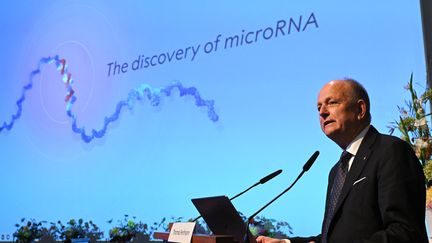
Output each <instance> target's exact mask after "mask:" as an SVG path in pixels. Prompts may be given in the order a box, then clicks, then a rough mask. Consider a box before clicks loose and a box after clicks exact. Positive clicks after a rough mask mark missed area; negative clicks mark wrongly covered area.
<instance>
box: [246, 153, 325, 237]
mask: <svg viewBox="0 0 432 243" xmlns="http://www.w3.org/2000/svg"><path fill="white" fill-rule="evenodd" d="M318 155H319V151H315V153H313V154H312V156H311V157H310V158H309V159H308V161H306V163H305V164H304V165H303V171H302V172H301V173H300V174H299V175H298V176H297V178H296V179H295V180H294V182H293V183H292V184H291V185H290V186H289V187H288V188H287V189H285V190H284V191H283V192H281V193H280V194H279V195H277V196H276V197H275V198H273V199H272V200H271V201H270V202H268V203H267V204H266V205H264V206H263V207H262V208H260V209H259V210H258V211H256V212H255V213H254V214H252V215H251V216H250V217H249V218H248V219H247V222H246V233H245V237H244V242H245V243H249V225H250V223H251V221H252V219H253V218H254V217H255V216H257V215H258V214H259V213H261V212H262V211H263V210H264V209H266V208H267V207H268V206H270V204H272V203H273V202H274V201H276V200H277V199H278V198H280V197H281V196H282V195H283V194H285V193H286V192H287V191H289V190H290V189H291V188H292V187H293V186H294V185H295V184H296V183H297V181H298V180H299V179H300V178H301V177H302V176H303V174H304V173H305V172H306V171H308V170H309V169H310V168H311V167H312V165H313V163H314V162H315V160H316V159H317V157H318Z"/></svg>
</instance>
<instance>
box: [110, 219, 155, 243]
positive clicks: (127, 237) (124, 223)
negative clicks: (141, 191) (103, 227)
mask: <svg viewBox="0 0 432 243" xmlns="http://www.w3.org/2000/svg"><path fill="white" fill-rule="evenodd" d="M112 222H113V220H112V219H111V220H109V221H108V223H109V224H112ZM109 238H110V241H111V242H127V241H131V240H133V239H136V238H140V240H139V241H146V240H148V239H149V232H148V226H147V224H145V223H143V222H141V221H136V217H132V219H131V218H129V215H127V214H126V215H125V217H124V219H123V220H119V221H118V225H117V226H114V227H113V228H111V229H110V230H109Z"/></svg>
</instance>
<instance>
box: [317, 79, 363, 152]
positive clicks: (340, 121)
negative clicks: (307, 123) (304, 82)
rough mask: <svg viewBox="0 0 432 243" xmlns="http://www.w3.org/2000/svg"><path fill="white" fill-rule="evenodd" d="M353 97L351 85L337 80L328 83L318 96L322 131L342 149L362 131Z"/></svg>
mask: <svg viewBox="0 0 432 243" xmlns="http://www.w3.org/2000/svg"><path fill="white" fill-rule="evenodd" d="M351 96H352V92H351V91H350V84H349V83H347V82H343V81H337V80H336V81H331V82H329V83H327V84H326V85H325V86H324V87H323V88H322V89H321V91H320V93H319V95H318V103H317V107H318V112H319V119H320V125H321V130H322V131H323V132H324V133H325V135H326V136H327V137H329V138H330V139H331V140H333V141H334V142H336V143H337V144H338V145H339V146H341V147H342V148H345V147H346V146H347V145H348V144H349V143H350V142H351V141H352V140H353V139H354V137H355V136H356V135H357V134H358V132H360V131H361V129H360V128H361V123H360V117H359V112H360V111H359V109H358V108H357V105H356V103H355V102H353V100H352V97H351Z"/></svg>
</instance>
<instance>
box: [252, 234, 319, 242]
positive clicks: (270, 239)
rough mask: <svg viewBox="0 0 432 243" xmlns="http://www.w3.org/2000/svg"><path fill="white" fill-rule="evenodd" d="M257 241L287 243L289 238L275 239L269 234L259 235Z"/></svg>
mask: <svg viewBox="0 0 432 243" xmlns="http://www.w3.org/2000/svg"><path fill="white" fill-rule="evenodd" d="M256 241H257V242H258V243H287V242H288V241H287V240H281V239H275V238H270V237H267V236H262V235H261V236H258V238H256ZM309 243H315V241H309Z"/></svg>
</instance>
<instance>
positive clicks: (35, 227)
mask: <svg viewBox="0 0 432 243" xmlns="http://www.w3.org/2000/svg"><path fill="white" fill-rule="evenodd" d="M44 223H46V222H45V221H41V222H37V221H36V220H35V219H30V220H28V221H26V219H25V218H22V219H21V224H15V227H17V230H16V231H15V233H13V237H14V238H16V241H17V242H22V243H27V242H32V241H35V240H38V239H40V238H41V237H42V236H43V235H44V233H45V232H47V229H46V228H45V227H43V226H42V225H43V224H44Z"/></svg>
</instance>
